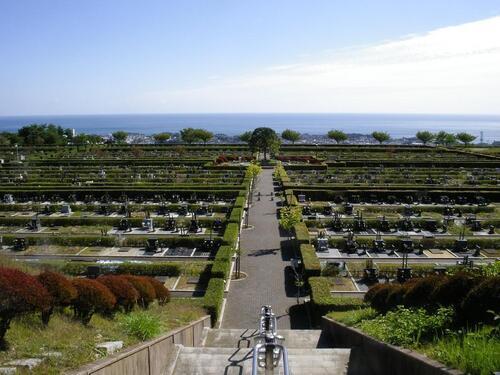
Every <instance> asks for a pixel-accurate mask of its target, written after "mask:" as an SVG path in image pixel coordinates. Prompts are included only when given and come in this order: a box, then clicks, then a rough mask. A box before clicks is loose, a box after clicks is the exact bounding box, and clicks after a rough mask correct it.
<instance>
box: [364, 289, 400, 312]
mask: <svg viewBox="0 0 500 375" xmlns="http://www.w3.org/2000/svg"><path fill="white" fill-rule="evenodd" d="M397 286H399V285H396V284H377V285H374V286H373V287H371V288H370V289H369V290H368V292H367V293H366V294H365V302H369V303H370V306H371V307H372V308H374V309H375V310H377V311H379V312H386V311H387V310H388V306H387V297H388V296H389V293H390V292H392V290H394V288H395V287H397Z"/></svg>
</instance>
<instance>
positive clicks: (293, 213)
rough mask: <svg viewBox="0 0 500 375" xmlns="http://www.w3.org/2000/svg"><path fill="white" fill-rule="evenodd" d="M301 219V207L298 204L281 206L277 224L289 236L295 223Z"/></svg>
mask: <svg viewBox="0 0 500 375" xmlns="http://www.w3.org/2000/svg"><path fill="white" fill-rule="evenodd" d="M301 220H302V209H301V208H300V207H299V206H288V207H283V208H282V209H281V210H280V220H279V224H280V226H281V228H283V229H284V230H285V231H286V232H287V233H288V234H289V236H290V233H291V232H292V229H293V227H294V226H295V225H297V224H298V223H300V221H301Z"/></svg>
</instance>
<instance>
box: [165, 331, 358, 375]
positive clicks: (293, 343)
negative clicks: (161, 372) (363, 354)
mask: <svg viewBox="0 0 500 375" xmlns="http://www.w3.org/2000/svg"><path fill="white" fill-rule="evenodd" d="M279 333H280V335H281V336H282V337H283V338H284V341H283V345H285V346H286V348H287V349H288V359H289V364H290V366H289V368H290V374H292V375H301V374H307V375H320V374H324V375H327V374H328V375H337V374H338V375H340V374H347V368H348V364H349V356H350V349H331V348H327V347H326V346H327V343H326V342H324V340H323V338H322V336H321V331H319V330H280V332H279ZM257 335H258V331H257V330H251V329H244V330H242V329H211V328H205V329H204V332H203V340H202V346H200V347H185V346H182V345H177V346H176V350H177V356H176V360H175V361H174V363H173V364H172V366H171V368H169V369H168V370H167V372H166V374H165V375H186V374H191V375H212V374H213V375H233V374H234V375H246V374H248V375H250V374H252V359H253V346H254V338H255V337H256V336H257ZM282 364H283V361H280V368H279V370H278V369H275V372H274V374H276V375H277V374H283V373H284V372H283V368H282ZM258 373H259V374H264V373H265V370H264V369H260V368H259V372H258Z"/></svg>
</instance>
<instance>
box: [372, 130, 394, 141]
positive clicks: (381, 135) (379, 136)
mask: <svg viewBox="0 0 500 375" xmlns="http://www.w3.org/2000/svg"><path fill="white" fill-rule="evenodd" d="M372 137H373V138H375V139H376V140H377V141H378V142H379V143H380V144H382V143H384V142H386V141H388V140H389V139H391V136H390V135H389V133H386V132H373V133H372Z"/></svg>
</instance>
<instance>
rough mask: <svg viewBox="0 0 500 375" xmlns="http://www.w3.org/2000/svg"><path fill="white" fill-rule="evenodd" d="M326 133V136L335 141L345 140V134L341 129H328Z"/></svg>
mask: <svg viewBox="0 0 500 375" xmlns="http://www.w3.org/2000/svg"><path fill="white" fill-rule="evenodd" d="M327 135H328V138H330V139H333V140H335V142H337V143H340V142H344V141H347V134H346V133H344V132H343V131H342V130H330V131H329V132H328V134H327Z"/></svg>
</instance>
